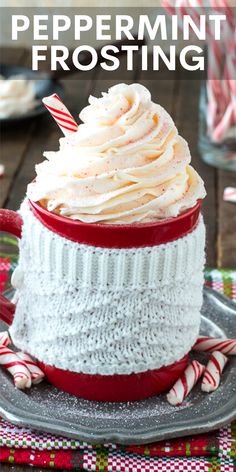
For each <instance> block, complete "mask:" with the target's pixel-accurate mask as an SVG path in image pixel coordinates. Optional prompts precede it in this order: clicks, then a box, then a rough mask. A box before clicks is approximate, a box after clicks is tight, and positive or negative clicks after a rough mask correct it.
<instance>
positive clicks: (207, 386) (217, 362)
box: [201, 351, 228, 393]
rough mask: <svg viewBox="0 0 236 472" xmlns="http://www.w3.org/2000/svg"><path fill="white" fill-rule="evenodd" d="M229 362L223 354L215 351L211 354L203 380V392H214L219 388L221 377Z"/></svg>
mask: <svg viewBox="0 0 236 472" xmlns="http://www.w3.org/2000/svg"><path fill="white" fill-rule="evenodd" d="M227 362H228V358H227V357H226V356H224V354H222V352H219V351H214V352H213V353H212V354H211V357H210V360H209V362H208V364H207V366H206V369H205V372H204V375H203V379H202V385H201V389H202V391H203V392H207V393H209V392H214V391H215V390H216V389H217V388H218V387H219V384H220V376H221V374H222V372H223V369H224V367H225V365H226V364H227Z"/></svg>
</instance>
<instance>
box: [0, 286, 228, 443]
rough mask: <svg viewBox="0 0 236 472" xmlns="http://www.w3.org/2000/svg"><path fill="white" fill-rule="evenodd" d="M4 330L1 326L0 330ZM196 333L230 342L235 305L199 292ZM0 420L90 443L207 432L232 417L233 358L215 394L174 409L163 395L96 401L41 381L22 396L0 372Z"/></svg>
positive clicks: (197, 393)
mask: <svg viewBox="0 0 236 472" xmlns="http://www.w3.org/2000/svg"><path fill="white" fill-rule="evenodd" d="M9 295H11V294H9V292H8V296H9ZM4 328H5V325H4V323H1V324H0V330H3V329H4ZM201 333H202V334H205V335H210V336H215V337H228V338H235V337H236V304H235V303H234V302H232V301H230V300H228V299H227V298H226V297H224V296H222V295H219V294H218V293H216V292H214V291H213V290H211V289H204V304H203V308H202V324H201ZM201 356H203V357H201ZM203 358H205V356H204V355H199V360H201V359H203ZM0 416H2V417H4V418H5V419H7V420H9V421H11V422H12V423H15V424H17V425H27V426H30V427H32V428H33V429H38V430H40V431H47V432H51V433H54V434H60V435H63V436H67V437H70V438H79V439H82V440H85V441H90V442H93V443H104V442H106V443H107V442H114V443H120V444H145V443H149V442H153V441H157V440H161V439H167V438H174V437H178V436H185V435H189V434H191V435H192V434H197V433H200V432H207V431H211V430H213V429H216V428H219V427H220V426H223V425H224V424H227V423H229V422H230V421H232V420H233V419H235V418H236V357H234V356H232V357H231V359H230V362H229V364H228V366H227V367H226V369H225V371H224V373H223V375H222V382H221V385H220V387H219V388H218V390H216V392H214V393H211V394H203V393H202V392H201V390H200V386H199V385H198V386H197V387H195V388H194V390H193V391H192V393H191V394H190V395H189V397H188V398H187V399H186V400H185V401H184V403H183V404H182V405H181V406H179V407H172V406H170V405H169V404H168V403H167V401H166V399H165V396H164V395H163V396H162V395H159V396H156V397H153V398H149V399H147V400H144V401H139V402H129V403H97V402H92V401H87V400H83V399H80V398H76V397H73V396H71V395H69V394H66V393H63V392H61V391H59V390H57V389H56V388H55V387H52V386H51V385H49V384H47V383H46V382H44V383H42V384H39V385H38V386H35V387H33V388H32V389H30V391H28V392H27V393H26V392H22V391H20V390H17V389H15V388H14V386H13V383H12V378H11V377H10V376H9V375H8V373H6V372H5V371H4V370H3V369H1V370H0Z"/></svg>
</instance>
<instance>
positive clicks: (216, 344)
mask: <svg viewBox="0 0 236 472" xmlns="http://www.w3.org/2000/svg"><path fill="white" fill-rule="evenodd" d="M193 350H194V351H200V352H214V351H220V352H222V353H223V354H227V355H228V356H235V355H236V340H235V339H217V338H210V337H208V336H200V337H199V338H198V339H197V342H196V344H195V345H194V346H193Z"/></svg>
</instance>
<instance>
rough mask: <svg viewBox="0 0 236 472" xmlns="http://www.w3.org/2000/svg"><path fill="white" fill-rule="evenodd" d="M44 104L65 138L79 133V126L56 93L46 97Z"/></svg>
mask: <svg viewBox="0 0 236 472" xmlns="http://www.w3.org/2000/svg"><path fill="white" fill-rule="evenodd" d="M42 102H43V104H44V105H45V107H46V108H47V109H48V111H49V112H50V113H51V115H52V117H53V118H54V120H55V121H56V122H57V124H58V126H59V127H60V128H61V130H62V132H63V134H64V135H65V136H70V135H71V134H72V133H75V132H76V131H77V129H78V124H77V123H76V121H75V120H74V118H73V116H72V115H71V113H70V112H69V110H67V108H66V106H65V105H64V103H63V102H62V101H61V99H60V98H59V97H58V95H57V94H56V93H53V94H52V95H49V97H44V98H43V100H42Z"/></svg>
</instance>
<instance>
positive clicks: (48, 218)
mask: <svg viewBox="0 0 236 472" xmlns="http://www.w3.org/2000/svg"><path fill="white" fill-rule="evenodd" d="M29 205H30V208H31V211H32V212H33V213H34V215H35V217H36V218H37V219H38V220H40V222H41V223H42V224H43V225H44V226H46V227H47V228H48V229H50V230H51V231H53V232H55V233H57V234H58V235H60V236H63V237H65V238H67V239H70V240H72V241H76V242H79V243H83V244H88V245H93V246H98V247H107V248H117V247H118V248H131V247H146V246H156V245H159V244H164V243H168V242H170V241H174V240H176V239H178V238H180V237H183V236H185V235H187V234H188V233H190V232H191V231H193V229H194V228H195V227H196V226H197V223H198V219H199V214H200V208H201V201H198V202H197V204H196V205H195V206H194V207H193V208H191V209H189V210H187V211H185V212H184V213H182V214H181V215H179V216H178V217H176V218H170V219H168V220H165V221H159V222H156V223H145V224H132V225H126V224H125V225H108V224H105V225H104V224H103V225H102V224H94V223H82V222H80V221H75V220H71V219H69V218H65V217H62V216H59V215H57V214H55V213H51V212H49V211H48V210H46V209H45V208H44V207H42V206H41V205H40V204H39V203H35V202H29ZM21 228H22V219H21V216H20V215H19V214H18V213H16V212H14V211H11V210H0V229H1V230H2V231H6V232H9V233H10V234H12V235H15V236H16V237H17V238H20V237H21ZM124 235H125V237H124ZM14 312H15V306H14V304H13V303H11V302H10V301H8V300H7V299H6V298H5V297H4V296H3V295H0V319H1V320H2V321H4V322H5V323H7V324H8V325H9V326H10V325H11V323H12V321H13V318H14ZM37 362H38V365H39V367H40V368H41V369H42V370H43V371H44V373H45V375H46V377H47V379H48V381H49V382H50V383H51V384H53V385H54V386H56V387H57V388H59V389H61V390H63V391H65V392H68V393H70V394H73V395H76V396H79V397H82V398H86V399H88V400H96V401H112V402H114V401H115V402H117V401H131V400H141V399H144V398H147V397H150V396H154V395H158V394H160V393H162V392H165V391H167V390H168V389H169V388H170V387H171V386H172V385H173V384H174V382H175V381H176V380H177V378H178V377H179V376H180V375H181V373H182V372H183V371H184V369H185V368H186V366H187V363H188V355H186V356H184V357H183V358H182V359H180V360H179V361H177V362H175V363H174V364H171V365H168V366H165V367H161V368H159V369H155V370H148V371H146V372H141V373H131V374H127V375H120V374H119V375H118V374H116V375H98V374H86V373H77V372H72V371H70V370H63V369H60V368H57V367H55V366H53V365H46V364H44V363H43V362H40V361H37Z"/></svg>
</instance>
